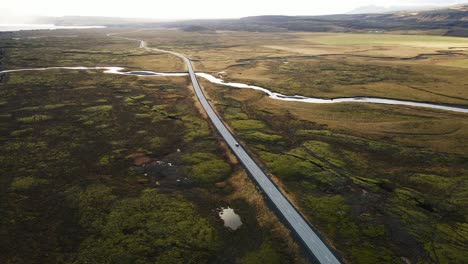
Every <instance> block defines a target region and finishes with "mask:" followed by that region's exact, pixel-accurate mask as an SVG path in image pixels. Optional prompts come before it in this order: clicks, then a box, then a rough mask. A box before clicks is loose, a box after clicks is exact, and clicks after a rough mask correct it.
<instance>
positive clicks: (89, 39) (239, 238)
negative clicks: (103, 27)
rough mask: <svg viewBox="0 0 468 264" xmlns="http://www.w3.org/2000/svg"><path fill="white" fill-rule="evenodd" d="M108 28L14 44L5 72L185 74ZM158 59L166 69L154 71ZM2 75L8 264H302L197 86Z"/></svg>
mask: <svg viewBox="0 0 468 264" xmlns="http://www.w3.org/2000/svg"><path fill="white" fill-rule="evenodd" d="M104 33H105V32H103V31H91V32H89V31H78V32H75V33H74V34H76V35H77V36H73V37H70V36H67V37H63V36H61V35H62V34H64V33H62V32H59V31H55V32H33V33H31V36H34V37H36V36H41V38H40V39H39V38H32V39H28V38H27V37H28V34H27V33H17V35H14V36H13V37H21V40H14V39H11V37H8V38H7V37H4V36H3V38H1V39H0V42H1V45H0V46H2V47H5V48H4V49H3V52H2V56H3V57H2V60H1V61H2V65H1V66H2V68H4V69H15V68H25V67H44V66H96V64H97V65H98V66H123V67H128V68H130V69H135V70H156V71H172V70H175V71H179V70H181V68H178V67H183V66H182V64H181V63H180V62H179V60H171V61H167V62H165V60H167V59H168V57H167V56H165V55H164V56H162V55H160V54H152V53H149V54H147V56H146V55H145V54H144V53H142V52H141V51H138V50H130V51H129V50H128V49H133V47H136V46H138V45H137V43H132V42H130V43H129V42H128V41H121V40H116V39H109V38H107V37H105V34H104ZM43 35H46V36H47V37H46V38H42V36H43ZM64 50H65V51H67V52H65V53H63V51H64ZM70 50H71V51H74V52H68V51H70ZM77 50H79V52H76V51H77ZM132 54H139V55H138V56H137V57H134V56H133V55H132ZM133 58H141V60H142V61H141V62H139V60H138V59H133ZM154 61H158V63H159V64H157V65H156V66H157V67H159V66H162V67H161V68H157V67H156V66H155V68H146V67H147V66H148V65H149V64H151V65H152V63H153V62H154ZM140 63H141V64H140ZM1 80H2V82H1V83H0V88H1V89H0V97H1V98H2V99H1V101H0V108H1V116H0V142H1V143H0V144H1V145H2V148H1V150H0V164H1V166H0V170H1V173H0V174H1V175H2V176H1V177H0V194H1V203H0V212H1V215H2V218H1V220H0V238H1V239H0V241H1V242H0V252H1V253H0V262H2V263H57V262H65V263H71V262H72V263H135V262H138V263H155V262H158V263H239V262H243V263H252V261H254V262H255V260H256V259H261V258H264V257H268V258H272V259H277V260H278V261H279V262H278V263H288V262H296V261H297V262H299V263H300V261H301V259H300V258H299V257H298V252H297V249H294V245H293V243H291V242H290V239H289V240H288V237H289V235H288V234H287V232H286V233H285V232H284V231H285V229H284V227H282V226H281V225H279V224H278V223H274V222H275V221H274V219H275V218H274V216H273V215H272V214H271V213H270V212H265V211H263V212H261V213H259V210H264V205H262V203H261V202H259V200H258V197H259V194H258V192H257V191H256V190H255V188H254V187H253V186H252V183H251V182H250V181H248V180H247V179H246V176H245V175H244V174H242V171H241V170H240V168H239V167H238V166H237V165H236V164H235V163H233V162H232V161H231V160H230V159H229V157H228V155H227V154H226V151H225V149H223V148H222V147H221V146H220V145H219V144H218V142H217V140H216V138H215V137H214V136H213V133H212V131H211V129H210V127H209V125H208V123H207V121H206V120H205V119H203V118H202V116H201V115H200V114H199V112H198V111H197V108H196V106H195V101H194V100H193V93H192V91H191V90H190V89H189V88H188V79H186V78H184V77H177V78H164V77H156V78H151V77H132V76H120V75H110V74H103V73H101V72H99V71H94V70H87V71H77V70H74V71H68V70H50V71H34V72H17V73H11V74H6V75H2V78H1ZM231 175H235V176H231ZM232 177H236V179H237V182H232V181H231V178H232ZM239 182H243V183H242V184H239ZM246 190H250V191H249V192H246ZM249 200H256V203H255V204H254V203H251V202H249ZM227 205H229V206H231V207H232V208H234V209H235V210H236V213H238V214H239V215H240V216H241V219H242V222H243V225H242V226H241V228H240V229H238V230H236V231H232V230H230V229H228V228H226V227H224V226H223V222H222V220H221V219H219V217H218V208H219V207H220V206H224V207H225V206H227ZM262 208H263V209H262ZM265 218H268V219H269V220H267V221H266V220H265Z"/></svg>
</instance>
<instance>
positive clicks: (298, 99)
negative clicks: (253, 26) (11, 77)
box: [0, 44, 468, 113]
mask: <svg viewBox="0 0 468 264" xmlns="http://www.w3.org/2000/svg"><path fill="white" fill-rule="evenodd" d="M143 46H145V45H144V44H143ZM57 69H62V70H103V71H104V73H109V74H119V75H132V76H142V77H143V76H161V77H180V76H188V73H184V72H179V73H162V72H153V71H124V68H122V67H82V66H78V67H45V68H30V69H16V70H5V71H0V74H2V73H12V72H22V71H45V70H57ZM197 76H198V77H201V78H203V79H206V80H207V81H209V82H211V83H215V84H219V85H224V86H228V87H233V88H240V89H254V90H257V91H261V92H263V93H265V94H267V95H268V96H269V97H270V98H272V99H275V100H281V101H289V102H302V103H311V104H335V103H372V104H387V105H406V106H415V107H423V108H431V109H438V110H445V111H452V112H458V113H468V107H457V106H450V105H439V104H433V103H423V102H414V101H405V100H397V99H387V98H376V97H343V98H334V99H323V98H314V97H305V96H301V95H293V96H288V95H283V94H280V93H276V92H272V91H270V90H268V89H266V88H263V87H260V86H255V85H248V84H243V83H233V82H225V81H224V80H223V79H221V78H217V77H215V76H213V75H211V74H208V73H197Z"/></svg>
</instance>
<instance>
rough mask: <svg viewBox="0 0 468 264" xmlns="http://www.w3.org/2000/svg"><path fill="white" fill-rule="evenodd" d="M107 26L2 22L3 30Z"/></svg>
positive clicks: (0, 27)
mask: <svg viewBox="0 0 468 264" xmlns="http://www.w3.org/2000/svg"><path fill="white" fill-rule="evenodd" d="M84 28H105V27H104V26H56V25H54V24H0V32H2V31H20V30H39V29H51V30H54V29H84Z"/></svg>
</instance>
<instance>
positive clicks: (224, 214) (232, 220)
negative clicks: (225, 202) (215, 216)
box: [219, 207, 242, 230]
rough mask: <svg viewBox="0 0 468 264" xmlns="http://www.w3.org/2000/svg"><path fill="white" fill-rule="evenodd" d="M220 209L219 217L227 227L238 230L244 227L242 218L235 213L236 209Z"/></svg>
mask: <svg viewBox="0 0 468 264" xmlns="http://www.w3.org/2000/svg"><path fill="white" fill-rule="evenodd" d="M219 209H220V211H219V217H220V218H221V219H222V220H223V221H224V226H225V227H227V228H229V229H232V230H236V229H238V228H239V227H240V226H241V225H242V221H241V218H240V216H239V215H238V214H236V213H235V212H234V209H232V208H230V207H226V208H224V207H221V208H219Z"/></svg>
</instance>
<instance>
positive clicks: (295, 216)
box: [127, 38, 340, 263]
mask: <svg viewBox="0 0 468 264" xmlns="http://www.w3.org/2000/svg"><path fill="white" fill-rule="evenodd" d="M127 39H128V38H127ZM131 40H135V39H131ZM140 48H144V49H148V50H156V51H161V52H166V53H170V54H173V55H175V56H177V57H179V58H181V59H183V60H184V62H185V63H186V65H187V69H188V72H189V74H190V79H191V81H192V85H193V88H194V90H195V93H196V95H197V97H198V100H199V101H200V103H201V105H202V106H203V108H204V109H205V111H206V113H207V114H208V117H209V118H210V120H211V122H212V123H213V125H214V126H215V127H216V129H217V130H218V132H219V134H220V135H221V136H222V137H223V138H224V140H225V141H226V143H227V144H228V145H229V147H230V148H231V149H232V151H233V152H234V154H235V155H236V156H237V158H238V159H239V161H240V162H241V163H242V164H243V165H244V167H245V169H246V170H247V171H248V172H249V173H250V175H251V176H252V177H253V179H254V180H255V181H256V182H257V184H258V186H259V187H260V188H261V190H262V191H263V193H264V194H265V195H266V196H267V197H268V199H270V201H271V202H272V203H273V205H274V206H275V207H276V209H277V211H278V212H279V213H280V214H281V216H282V217H283V218H284V219H285V220H286V221H287V222H288V223H289V225H290V226H291V228H292V229H293V230H294V231H295V233H296V234H297V235H298V236H299V237H300V239H301V240H302V242H303V244H304V246H305V247H306V248H307V249H308V250H309V251H310V252H311V253H312V254H313V255H314V256H315V258H316V259H317V260H318V262H320V263H340V262H339V261H338V259H337V258H336V257H335V256H334V255H333V253H332V252H331V251H330V250H329V249H328V247H327V246H326V245H325V244H324V243H323V241H322V240H321V239H320V238H319V237H318V236H317V234H316V233H315V232H314V231H313V230H312V229H311V228H310V226H309V225H308V224H307V222H306V221H305V220H304V218H303V217H302V216H301V215H300V214H299V213H298V212H297V211H296V209H295V208H294V207H293V206H292V205H291V203H290V202H289V201H288V200H287V199H286V197H284V195H283V194H282V193H281V192H280V191H279V190H278V188H277V187H276V186H275V185H274V184H273V183H272V182H271V180H270V178H268V176H267V175H266V174H265V173H264V172H263V171H262V170H261V169H260V167H259V166H258V165H257V163H255V161H254V160H253V159H252V158H251V157H250V156H249V154H247V152H246V151H245V150H244V149H243V148H242V146H236V144H237V140H236V138H235V137H234V136H233V135H232V134H231V132H230V131H229V130H228V129H227V128H226V126H225V125H224V123H223V122H222V121H221V119H220V118H219V117H218V115H217V114H216V113H215V111H214V110H213V108H212V107H211V105H210V104H209V103H208V101H207V100H206V97H205V95H204V94H203V91H202V89H201V88H200V84H199V83H198V80H197V77H196V75H195V71H194V70H193V66H192V63H191V61H190V60H189V59H188V58H187V57H185V56H184V55H182V54H180V53H177V52H172V51H166V50H160V49H156V48H148V47H147V45H146V42H145V41H140Z"/></svg>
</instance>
